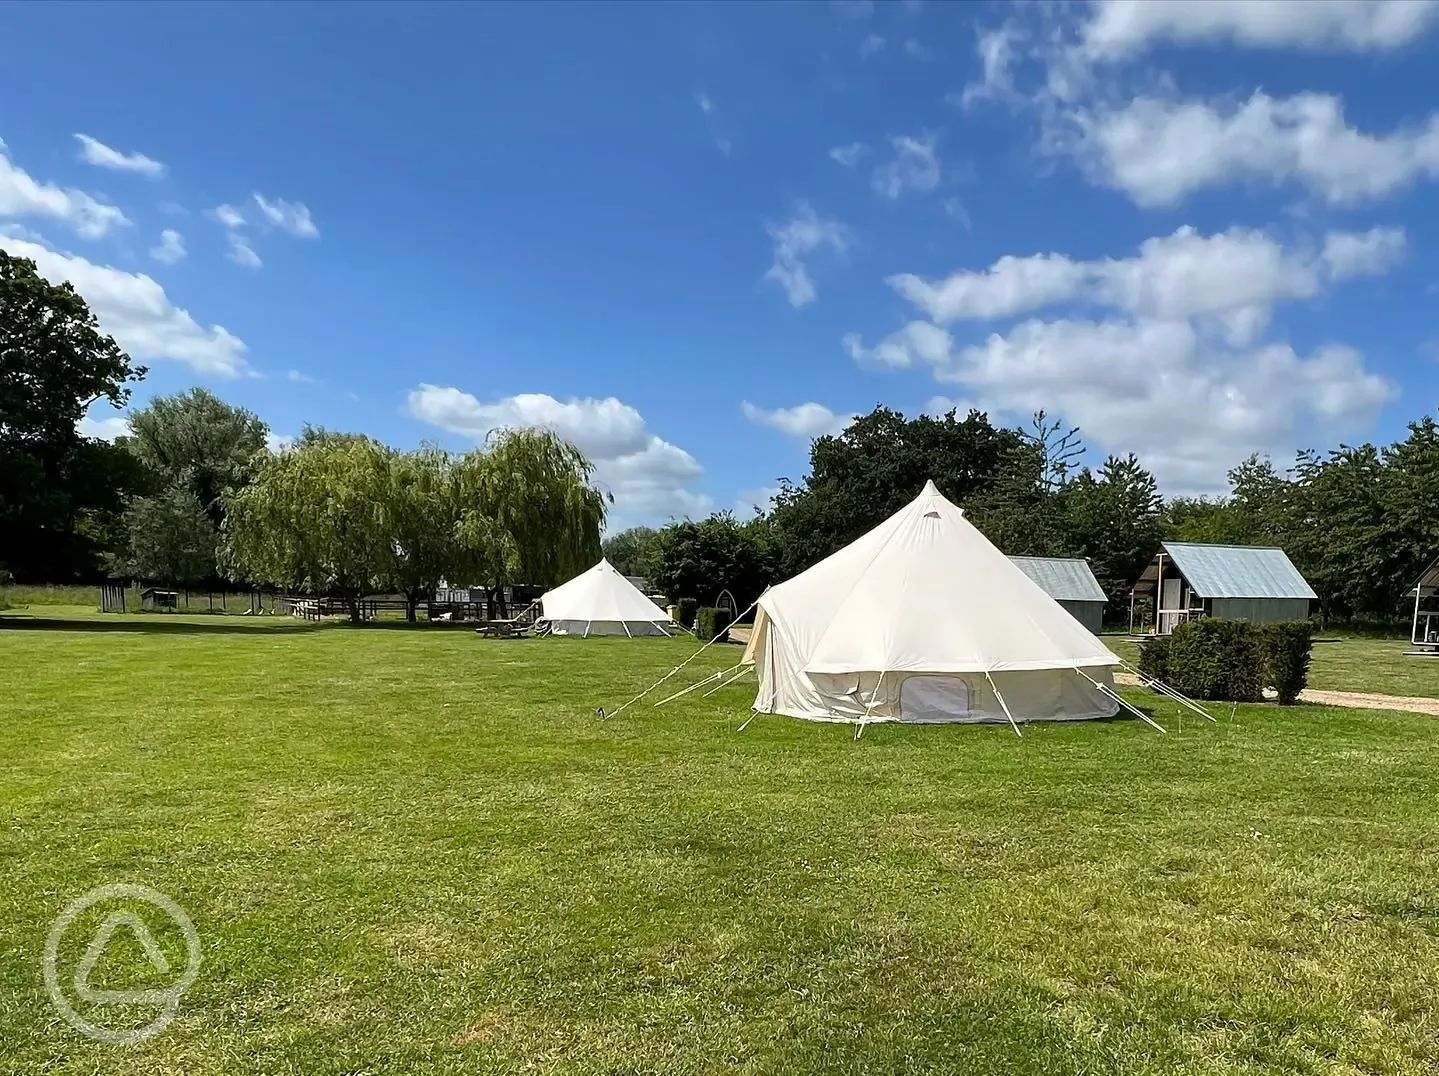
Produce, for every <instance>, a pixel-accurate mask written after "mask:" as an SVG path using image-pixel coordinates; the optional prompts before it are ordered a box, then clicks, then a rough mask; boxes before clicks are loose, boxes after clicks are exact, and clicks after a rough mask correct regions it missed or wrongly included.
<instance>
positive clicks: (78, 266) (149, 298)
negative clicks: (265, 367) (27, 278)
mask: <svg viewBox="0 0 1439 1076" xmlns="http://www.w3.org/2000/svg"><path fill="white" fill-rule="evenodd" d="M0 248H4V249H5V250H7V251H9V252H10V253H11V254H13V255H15V256H17V257H21V258H31V259H33V260H34V261H35V264H36V266H37V267H38V268H39V270H40V274H41V275H42V276H44V277H45V278H46V279H47V280H51V281H57V282H58V281H61V280H68V281H70V283H71V284H73V285H74V286H75V290H76V291H78V292H79V293H80V294H81V295H82V296H84V298H85V301H86V302H87V303H88V304H89V305H90V309H91V310H93V311H94V312H95V316H96V317H97V318H98V319H99V321H100V328H101V329H102V330H104V331H105V332H107V333H109V334H110V335H111V336H113V337H114V338H115V340H116V342H117V343H118V344H119V345H120V346H121V347H123V348H124V349H125V350H126V351H127V352H129V353H130V355H131V357H132V358H135V359H138V360H140V361H142V362H143V361H149V360H153V359H170V360H174V361H177V362H183V363H185V364H186V365H188V366H189V367H190V368H191V369H192V370H194V371H195V372H197V373H201V374H215V375H219V376H223V377H236V376H238V375H240V374H243V373H246V372H248V370H249V367H248V365H247V364H246V362H245V344H244V342H243V341H242V340H240V339H239V338H238V337H236V336H234V335H232V334H231V333H230V332H228V331H227V330H226V329H224V328H222V327H221V326H219V325H212V326H210V327H209V328H208V329H206V328H204V327H202V326H201V325H199V324H198V323H197V322H196V321H195V319H194V318H192V317H191V316H190V315H189V313H188V312H187V311H184V310H181V309H180V308H178V307H176V306H174V305H173V304H172V303H171V302H170V300H169V297H168V296H166V294H165V289H164V288H162V287H161V286H160V285H159V284H158V283H156V282H155V280H153V279H152V278H151V277H148V276H146V275H145V274H144V273H127V272H125V271H124V270H121V269H115V268H112V267H110V266H106V265H96V264H95V263H94V262H90V261H87V260H86V259H84V258H81V257H79V256H77V255H74V254H64V253H61V252H60V251H56V250H52V249H51V248H50V247H48V246H45V245H43V244H41V243H37V242H32V241H30V240H26V239H19V238H15V237H13V236H7V235H4V234H0Z"/></svg>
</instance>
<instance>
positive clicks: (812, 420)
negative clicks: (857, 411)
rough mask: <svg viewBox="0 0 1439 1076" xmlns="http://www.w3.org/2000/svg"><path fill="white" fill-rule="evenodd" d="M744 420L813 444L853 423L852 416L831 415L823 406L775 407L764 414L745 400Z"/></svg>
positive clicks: (832, 413)
mask: <svg viewBox="0 0 1439 1076" xmlns="http://www.w3.org/2000/svg"><path fill="white" fill-rule="evenodd" d="M740 410H741V411H742V412H743V413H744V417H745V418H747V419H749V421H751V422H753V423H754V424H755V425H756V426H768V427H769V428H770V429H772V430H779V432H780V433H785V434H788V435H789V436H791V437H801V438H803V439H804V440H806V441H812V440H814V439H815V438H816V437H823V436H824V435H825V434H827V433H828V434H837V433H839V432H840V431H841V430H843V429H844V428H845V427H846V426H848V425H849V424H850V423H851V422H853V421H854V417H855V416H854V415H853V414H847V415H841V414H837V413H835V412H834V411H831V410H830V409H829V408H828V407H825V406H824V404H817V403H802V404H795V406H793V407H777V408H775V409H774V410H772V411H767V410H765V409H764V408H763V407H756V406H755V405H754V404H752V403H750V402H749V401H748V400H745V401H744V402H743V403H741V404H740Z"/></svg>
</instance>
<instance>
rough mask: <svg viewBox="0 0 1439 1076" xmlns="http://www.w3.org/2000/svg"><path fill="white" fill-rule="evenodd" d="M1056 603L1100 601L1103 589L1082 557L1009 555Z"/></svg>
mask: <svg viewBox="0 0 1439 1076" xmlns="http://www.w3.org/2000/svg"><path fill="white" fill-rule="evenodd" d="M1009 559H1010V560H1012V561H1014V563H1015V565H1016V566H1017V567H1018V568H1019V570H1020V571H1022V572H1023V573H1024V574H1025V575H1027V576H1029V578H1031V579H1033V580H1034V581H1035V582H1036V583H1038V584H1039V586H1040V589H1042V590H1043V591H1044V592H1045V593H1046V594H1048V595H1049V596H1050V597H1051V598H1053V599H1054V600H1055V601H1057V602H1102V601H1107V600H1108V599H1107V598H1106V597H1105V596H1104V588H1103V587H1101V586H1100V585H1099V580H1098V579H1096V578H1094V572H1093V571H1092V570H1091V569H1090V567H1089V561H1087V560H1085V559H1083V558H1082V557H1010V558H1009Z"/></svg>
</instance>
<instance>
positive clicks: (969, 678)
mask: <svg viewBox="0 0 1439 1076" xmlns="http://www.w3.org/2000/svg"><path fill="white" fill-rule="evenodd" d="M758 606H759V609H758V612H757V613H756V615H755V622H754V631H753V634H752V635H751V637H750V642H749V646H748V647H747V649H746V651H745V661H746V662H747V663H752V664H753V666H754V668H755V672H756V674H757V676H758V679H759V694H758V697H757V698H756V699H755V703H754V709H755V710H756V711H757V712H759V713H772V714H787V715H789V716H791V717H802V718H808V719H811V720H817V721H848V722H858V723H860V725H861V726H863V724H864V723H866V722H870V721H1009V722H1010V723H1011V724H1014V726H1015V731H1016V732H1018V731H1019V726H1018V723H1019V722H1023V721H1071V720H1082V719H1085V718H1097V717H1109V716H1111V715H1113V714H1114V713H1116V712H1117V710H1118V708H1119V704H1120V699H1119V697H1118V696H1117V695H1116V694H1115V693H1114V676H1113V667H1114V666H1115V665H1118V664H1120V659H1119V658H1118V657H1117V656H1115V655H1114V654H1112V653H1110V651H1109V650H1108V649H1107V648H1106V647H1105V645H1104V644H1103V643H1101V642H1100V641H1099V640H1098V639H1097V638H1095V637H1094V635H1092V634H1091V633H1090V632H1089V631H1088V630H1087V629H1086V628H1085V627H1084V626H1083V625H1082V624H1080V623H1079V622H1078V621H1077V620H1075V619H1074V617H1072V616H1070V615H1069V613H1067V612H1065V610H1064V608H1063V607H1062V606H1060V605H1059V603H1057V602H1056V601H1055V600H1054V599H1053V598H1051V597H1050V596H1049V595H1048V594H1046V593H1045V592H1044V591H1043V590H1042V589H1040V587H1039V586H1038V585H1037V584H1036V583H1035V582H1034V581H1033V580H1031V579H1030V578H1029V576H1027V575H1025V573H1024V572H1023V571H1021V570H1020V569H1019V568H1018V567H1016V566H1015V564H1014V563H1013V562H1012V561H1011V560H1010V559H1009V558H1008V557H1006V556H1005V555H1004V554H1003V553H1001V552H1000V551H999V550H998V549H996V548H995V547H994V546H993V545H992V544H991V543H990V541H989V539H987V538H985V537H984V535H983V534H981V533H980V532H979V530H978V529H977V528H976V527H975V526H974V525H973V524H972V523H970V522H969V520H967V519H965V518H964V512H963V511H962V510H961V509H960V508H958V507H957V506H955V505H954V504H951V503H950V502H949V501H948V500H946V499H945V498H944V496H943V495H942V494H941V493H940V492H939V490H938V489H936V488H935V485H934V483H933V482H929V483H926V484H925V487H924V490H923V492H921V493H920V495H919V496H918V497H916V498H915V499H914V500H913V501H912V502H910V504H908V505H906V506H905V507H904V508H902V509H900V510H899V511H898V512H896V513H895V514H894V515H893V516H891V517H890V518H889V519H887V520H885V521H884V522H883V523H881V524H880V525H879V526H878V527H876V528H874V530H872V531H870V532H869V533H868V534H866V535H864V536H863V537H861V538H859V539H857V540H856V541H854V542H852V543H851V544H850V545H847V546H845V547H844V548H843V549H841V550H840V551H839V552H837V553H835V554H833V555H831V556H829V557H826V558H825V559H824V560H822V561H820V562H819V563H818V564H816V565H815V566H814V567H812V568H810V569H808V570H806V571H804V572H801V573H800V574H799V575H797V576H795V577H794V578H793V579H789V580H787V581H786V582H783V583H780V584H779V585H777V586H774V587H771V588H770V589H769V590H767V591H765V593H764V594H763V595H762V596H761V597H760V599H759V602H758Z"/></svg>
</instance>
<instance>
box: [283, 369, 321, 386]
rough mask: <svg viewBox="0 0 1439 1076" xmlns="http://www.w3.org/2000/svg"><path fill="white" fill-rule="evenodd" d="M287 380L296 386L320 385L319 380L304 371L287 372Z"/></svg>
mask: <svg viewBox="0 0 1439 1076" xmlns="http://www.w3.org/2000/svg"><path fill="white" fill-rule="evenodd" d="M285 380H286V381H289V382H291V383H293V384H296V385H318V384H319V383H320V382H319V380H318V379H316V378H313V377H311V376H310V375H309V374H307V373H305V372H304V371H303V370H286V371H285Z"/></svg>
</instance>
